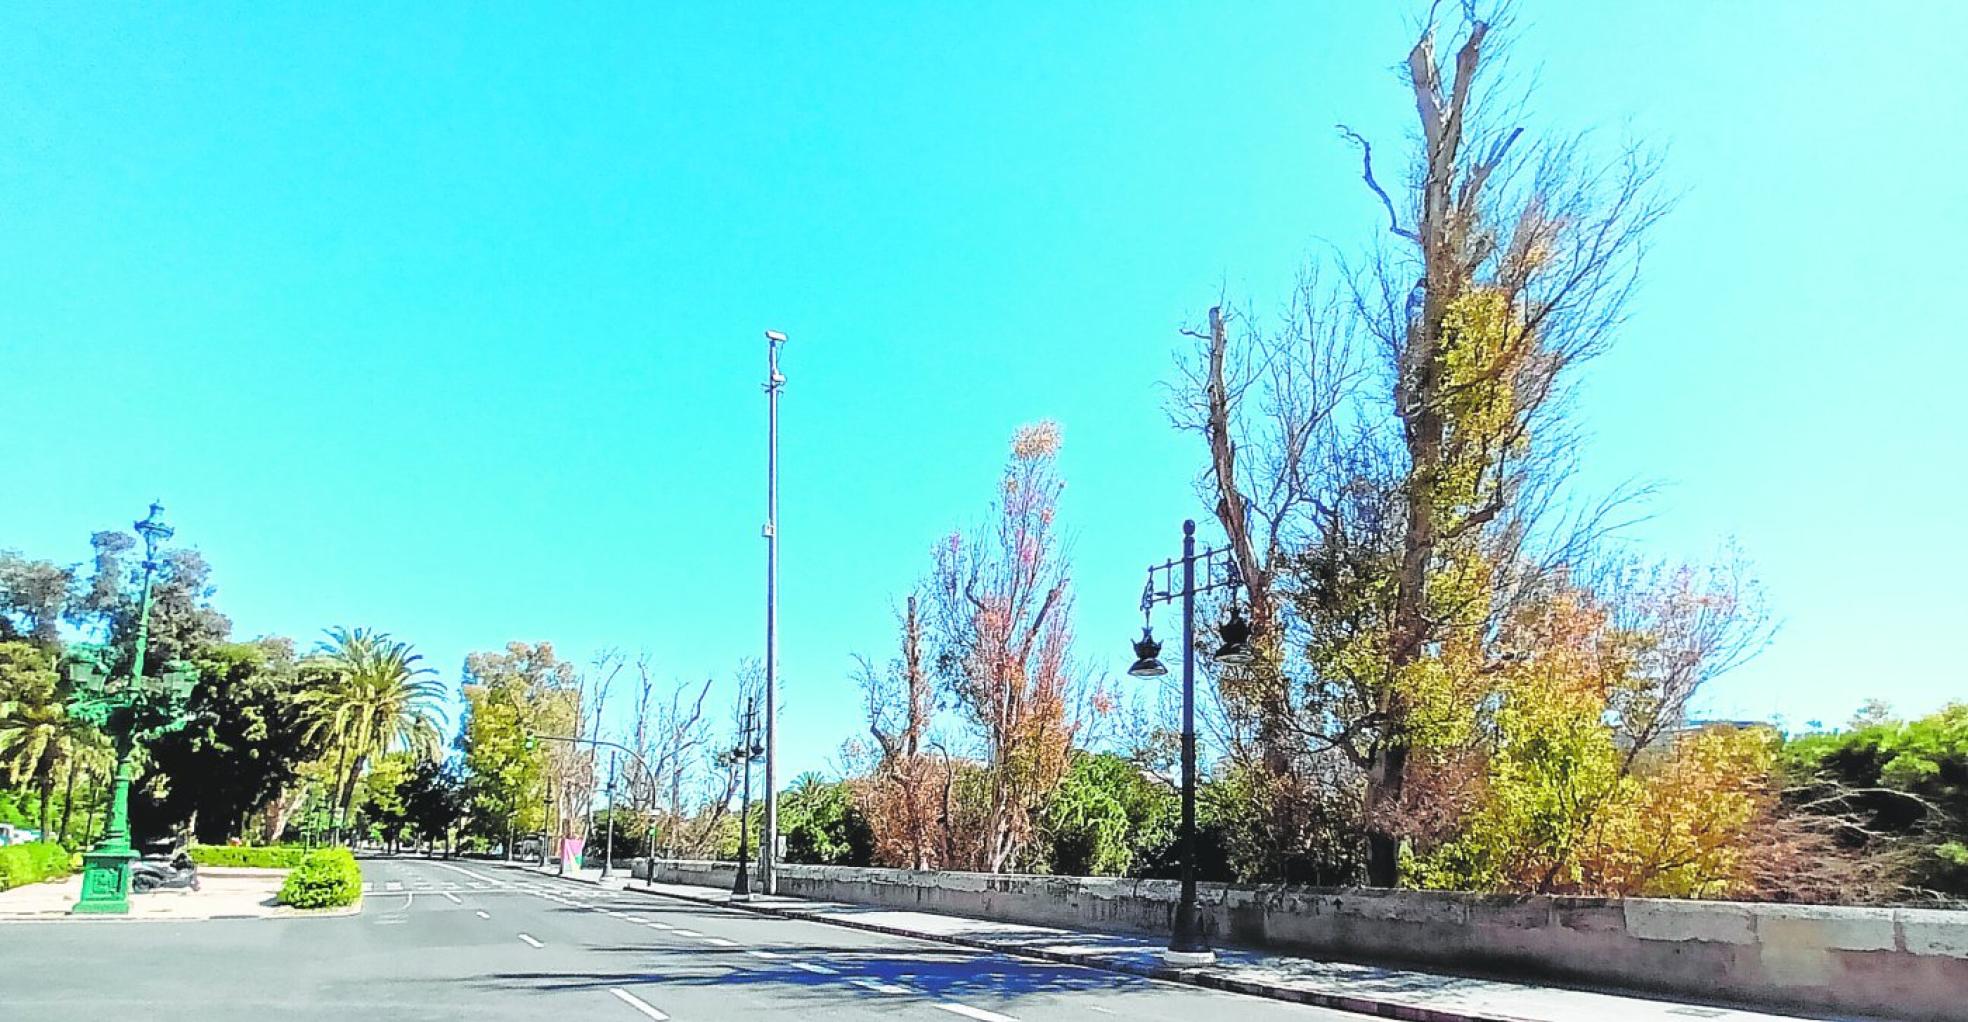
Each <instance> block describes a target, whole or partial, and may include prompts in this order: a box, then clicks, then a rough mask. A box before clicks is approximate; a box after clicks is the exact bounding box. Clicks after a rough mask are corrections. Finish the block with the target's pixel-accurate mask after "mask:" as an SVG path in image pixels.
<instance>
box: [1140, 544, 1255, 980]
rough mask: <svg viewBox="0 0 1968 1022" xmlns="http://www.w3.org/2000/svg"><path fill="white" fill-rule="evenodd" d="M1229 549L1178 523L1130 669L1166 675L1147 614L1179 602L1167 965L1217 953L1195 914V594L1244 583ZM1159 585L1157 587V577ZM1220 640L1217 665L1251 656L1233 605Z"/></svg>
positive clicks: (1148, 596)
mask: <svg viewBox="0 0 1968 1022" xmlns="http://www.w3.org/2000/svg"><path fill="white" fill-rule="evenodd" d="M1228 554H1229V552H1228V548H1226V547H1218V548H1216V549H1213V550H1205V551H1203V552H1202V553H1200V554H1199V553H1197V552H1196V523H1195V522H1194V521H1193V520H1192V521H1185V522H1183V523H1182V558H1181V559H1180V560H1176V561H1164V562H1162V563H1161V564H1157V565H1151V566H1150V567H1149V568H1148V582H1147V584H1146V585H1144V586H1143V587H1142V589H1141V639H1140V640H1139V641H1137V642H1136V643H1135V644H1134V657H1135V659H1134V665H1133V666H1132V667H1129V668H1128V673H1129V674H1131V675H1134V676H1135V677H1137V678H1159V677H1162V676H1163V675H1166V674H1168V668H1166V667H1163V666H1162V659H1161V657H1162V644H1161V643H1159V642H1156V641H1155V633H1154V630H1153V628H1152V627H1151V626H1150V624H1149V622H1148V615H1149V613H1150V612H1151V611H1152V610H1153V609H1154V607H1155V604H1157V603H1173V602H1174V601H1176V600H1178V599H1179V600H1181V601H1182V830H1181V833H1180V835H1179V840H1180V844H1181V846H1182V896H1181V899H1180V900H1179V901H1177V902H1176V904H1175V920H1174V925H1173V927H1172V932H1171V934H1170V937H1169V946H1168V950H1166V951H1164V952H1162V959H1163V960H1164V961H1166V962H1168V963H1169V964H1171V965H1208V964H1210V963H1211V962H1214V961H1216V952H1214V951H1211V950H1210V947H1209V942H1208V941H1206V940H1204V939H1203V928H1202V926H1201V923H1200V920H1199V919H1198V916H1197V907H1196V594H1197V593H1206V592H1209V591H1211V590H1214V589H1231V590H1232V591H1233V599H1234V590H1235V587H1236V586H1239V585H1242V584H1243V580H1242V579H1241V578H1239V577H1238V575H1237V564H1236V562H1235V561H1233V560H1231V559H1230V557H1229V555H1228ZM1219 560H1221V561H1222V563H1223V566H1224V573H1223V578H1222V579H1221V580H1219V579H1217V578H1215V577H1214V573H1213V571H1212V568H1213V566H1214V564H1215V562H1217V561H1219ZM1199 561H1200V562H1201V563H1202V565H1203V579H1202V582H1201V583H1200V584H1199V583H1198V582H1197V580H1196V564H1197V562H1199ZM1178 565H1179V566H1181V568H1182V584H1181V588H1179V589H1178V588H1176V585H1175V569H1176V567H1177V566H1178ZM1158 575H1159V576H1160V581H1161V586H1160V587H1159V588H1157V586H1156V581H1157V576H1158ZM1217 635H1218V637H1219V638H1221V639H1222V640H1223V642H1222V645H1220V646H1218V647H1217V650H1216V654H1215V657H1214V659H1215V660H1216V662H1217V663H1219V664H1229V665H1241V664H1248V663H1250V662H1251V660H1252V655H1251V647H1250V639H1251V627H1250V624H1249V623H1248V622H1246V621H1245V620H1244V617H1243V614H1242V612H1241V611H1239V610H1238V609H1237V606H1236V604H1235V603H1232V604H1231V606H1230V617H1229V619H1228V620H1226V621H1225V622H1224V623H1223V624H1222V626H1220V627H1219V628H1218V629H1217Z"/></svg>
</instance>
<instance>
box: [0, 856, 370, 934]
mask: <svg viewBox="0 0 1968 1022" xmlns="http://www.w3.org/2000/svg"><path fill="white" fill-rule="evenodd" d="M286 876H287V871H286V870H284V869H272V870H268V869H243V868H239V867H219V866H206V867H202V868H200V869H199V871H198V880H199V887H200V889H199V890H196V891H187V890H181V889H176V888H173V889H170V890H162V891H151V892H150V893H148V894H137V895H133V896H131V898H130V914H129V915H122V916H77V915H71V914H70V913H69V909H71V908H73V907H75V901H76V899H77V898H79V897H80V896H81V894H82V877H81V876H80V875H79V874H78V875H75V876H71V877H68V878H67V879H64V880H59V881H50V882H47V883H39V884H28V885H26V886H23V887H16V888H14V889H12V890H9V891H0V922H53V921H56V920H69V919H73V920H78V921H88V922H95V921H98V920H109V921H126V922H130V921H134V922H184V921H187V920H196V919H271V918H287V917H304V916H336V915H353V914H355V913H356V912H358V911H360V910H361V903H360V902H358V903H357V904H356V905H354V906H351V907H349V908H346V909H326V910H315V911H308V912H303V911H301V910H298V909H293V908H289V907H287V906H285V905H280V904H277V903H276V900H275V895H276V894H278V893H279V891H280V882H281V881H282V880H283V879H285V878H286Z"/></svg>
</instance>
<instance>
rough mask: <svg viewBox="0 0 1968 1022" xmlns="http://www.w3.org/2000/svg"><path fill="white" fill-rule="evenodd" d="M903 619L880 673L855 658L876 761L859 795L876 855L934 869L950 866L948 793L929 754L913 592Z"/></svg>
mask: <svg viewBox="0 0 1968 1022" xmlns="http://www.w3.org/2000/svg"><path fill="white" fill-rule="evenodd" d="M903 606H904V610H903V612H902V615H901V622H900V626H901V628H900V630H901V649H900V651H899V656H897V657H896V658H895V659H894V660H893V661H892V662H891V663H890V664H889V667H888V670H887V671H885V672H884V671H879V670H877V669H876V668H875V665H874V664H873V663H872V662H871V661H870V660H868V658H866V657H860V658H859V663H860V678H861V687H862V691H863V692H864V693H865V695H866V697H867V706H868V733H869V734H870V735H871V736H872V737H873V738H874V740H875V744H876V748H877V755H878V757H879V758H878V759H877V760H876V761H875V764H874V768H873V770H872V771H871V772H870V774H869V776H868V778H867V780H866V782H865V784H864V787H863V791H862V799H863V801H864V802H865V804H866V806H867V814H868V819H869V824H870V826H871V827H872V828H873V831H874V841H875V851H874V854H875V856H876V857H877V858H878V859H879V860H880V861H881V862H883V863H885V864H888V865H893V866H901V867H904V868H907V869H935V868H939V867H941V866H943V865H944V864H945V863H946V862H947V861H948V860H947V858H946V851H947V850H948V849H949V848H950V847H951V843H952V842H951V834H950V822H951V821H950V817H949V814H948V813H946V812H943V811H942V808H941V804H942V798H941V795H942V793H943V791H944V789H945V787H946V785H945V784H944V783H943V779H944V776H945V773H946V771H944V770H943V769H942V758H941V757H939V756H937V755H936V754H935V753H934V752H933V751H932V750H931V749H930V748H929V747H928V744H927V742H928V735H929V728H930V724H931V722H932V720H933V719H934V717H935V714H936V692H935V688H934V685H933V683H932V681H931V679H930V675H929V669H928V667H929V665H928V664H927V663H926V662H925V660H924V655H923V622H922V617H921V615H920V613H919V612H918V596H917V594H915V593H910V594H909V597H908V599H907V601H906V602H905V603H904V605H903Z"/></svg>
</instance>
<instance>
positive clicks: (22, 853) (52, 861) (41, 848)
mask: <svg viewBox="0 0 1968 1022" xmlns="http://www.w3.org/2000/svg"><path fill="white" fill-rule="evenodd" d="M74 864H75V856H73V855H72V854H70V853H69V850H68V849H66V848H63V847H62V846H61V845H58V844H56V843H55V842H53V841H33V842H29V843H28V844H24V845H7V846H5V847H0V891H4V890H7V889H8V888H12V887H19V886H21V885H23V884H35V883H40V882H41V881H43V880H53V879H57V878H60V877H65V876H67V875H69V874H70V873H71V872H74Z"/></svg>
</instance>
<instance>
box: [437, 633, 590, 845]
mask: <svg viewBox="0 0 1968 1022" xmlns="http://www.w3.org/2000/svg"><path fill="white" fill-rule="evenodd" d="M573 684H574V680H573V672H572V669H571V667H569V666H568V665H567V664H565V663H562V662H560V661H558V660H556V659H555V658H554V656H553V651H552V648H551V647H549V646H547V645H546V644H544V643H543V644H540V645H538V646H527V645H525V644H523V643H513V644H512V645H510V646H508V647H507V649H506V651H505V652H503V653H473V654H471V655H470V656H468V657H466V660H465V718H464V725H463V727H461V728H460V729H459V731H458V741H457V747H458V749H459V751H461V752H462V753H463V754H464V770H465V774H466V776H467V777H468V778H469V781H468V782H467V785H466V791H467V794H468V796H469V798H470V802H471V807H472V810H473V812H472V822H473V823H475V824H476V825H477V827H478V828H479V830H480V832H481V833H482V835H483V836H485V837H488V838H493V839H503V838H504V837H505V835H506V832H507V830H508V829H509V828H510V829H511V830H512V831H514V832H516V833H520V834H526V833H531V832H533V831H536V830H539V829H540V828H541V827H543V826H544V825H545V822H546V808H545V795H546V788H547V769H548V763H549V751H548V749H547V747H546V745H545V744H544V743H536V742H529V740H528V736H529V735H533V734H555V735H563V734H571V733H572V732H573V731H574V724H575V701H574V699H575V692H574V691H573V690H572V689H571V686H572V685H573Z"/></svg>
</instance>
